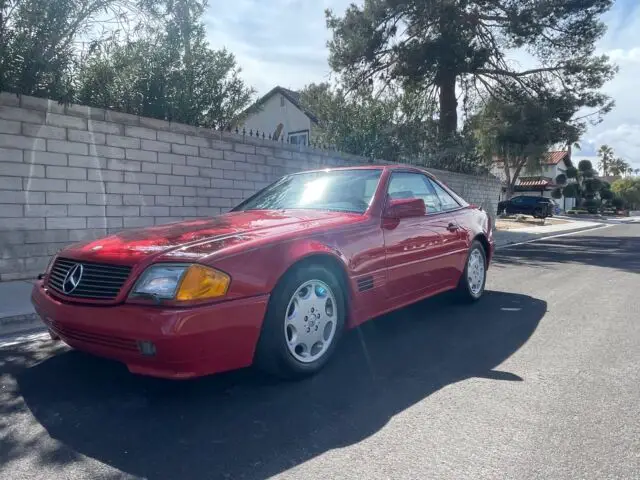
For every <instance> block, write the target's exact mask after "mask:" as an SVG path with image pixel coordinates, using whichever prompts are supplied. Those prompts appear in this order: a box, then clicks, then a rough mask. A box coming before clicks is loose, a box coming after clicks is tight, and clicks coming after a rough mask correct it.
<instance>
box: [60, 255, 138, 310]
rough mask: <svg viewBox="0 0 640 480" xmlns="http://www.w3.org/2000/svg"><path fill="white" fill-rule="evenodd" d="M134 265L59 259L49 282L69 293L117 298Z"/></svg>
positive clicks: (61, 291)
mask: <svg viewBox="0 0 640 480" xmlns="http://www.w3.org/2000/svg"><path fill="white" fill-rule="evenodd" d="M130 273H131V267H126V266H122V265H109V264H102V263H91V262H78V261H76V260H69V259H66V258H58V259H56V261H55V263H54V264H53V267H52V268H51V271H50V272H49V277H48V279H47V285H48V287H49V288H50V289H52V290H54V291H55V292H58V293H60V294H62V295H66V296H67V297H74V298H85V299H91V300H113V299H115V298H116V297H117V296H118V293H120V289H121V288H122V285H124V283H125V282H126V281H127V278H129V274H130Z"/></svg>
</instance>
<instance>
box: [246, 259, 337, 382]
mask: <svg viewBox="0 0 640 480" xmlns="http://www.w3.org/2000/svg"><path fill="white" fill-rule="evenodd" d="M345 313H346V308H345V300H344V295H343V293H342V289H341V288H340V282H339V280H338V279H337V278H336V276H335V275H334V273H333V272H332V271H331V270H329V269H327V268H325V267H323V266H319V265H307V266H303V267H299V268H295V269H294V270H293V271H291V272H289V273H288V274H287V275H285V277H284V278H283V279H282V280H281V281H280V282H279V284H278V286H277V287H276V288H275V290H274V291H273V293H272V295H271V300H270V302H269V307H268V309H267V314H266V316H265V319H264V323H263V327H262V332H261V334H260V340H259V342H258V348H257V351H256V365H257V366H258V367H259V368H261V369H262V370H265V371H267V372H268V373H271V374H273V375H276V376H278V377H282V378H299V377H304V376H308V375H313V374H314V373H316V372H318V371H319V370H320V369H321V368H322V367H323V366H324V365H325V364H326V363H327V361H328V360H329V358H330V357H331V355H332V354H333V352H334V350H335V347H336V345H337V342H338V339H339V338H340V336H341V334H342V331H343V329H344V323H345V322H344V320H345Z"/></svg>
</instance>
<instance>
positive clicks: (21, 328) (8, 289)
mask: <svg viewBox="0 0 640 480" xmlns="http://www.w3.org/2000/svg"><path fill="white" fill-rule="evenodd" d="M32 287H33V284H32V283H31V282H30V281H28V280H21V281H15V282H2V283H0V336H2V335H9V334H12V333H17V332H26V331H29V330H35V329H41V328H44V325H43V324H42V322H41V321H40V318H38V315H36V312H35V310H34V309H33V306H32V305H31V288H32Z"/></svg>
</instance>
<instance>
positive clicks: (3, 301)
mask: <svg viewBox="0 0 640 480" xmlns="http://www.w3.org/2000/svg"><path fill="white" fill-rule="evenodd" d="M600 225H604V223H603V222H581V221H571V222H570V223H565V224H561V225H546V226H528V227H523V228H518V229H517V230H504V231H501V230H498V231H496V232H495V234H494V238H495V240H496V246H497V247H498V248H501V247H506V246H508V245H511V244H514V243H520V242H527V241H531V240H535V239H537V238H542V237H546V236H549V235H555V234H559V233H570V232H578V231H581V230H586V229H591V228H594V227H598V226H600ZM31 287H32V283H31V282H30V281H28V280H23V281H15V282H1V283H0V337H2V336H3V335H11V334H15V333H22V332H28V331H30V330H37V329H43V328H44V324H43V323H42V322H41V321H40V319H39V318H38V316H37V315H36V313H35V311H34V309H33V306H32V305H31V300H30V299H31Z"/></svg>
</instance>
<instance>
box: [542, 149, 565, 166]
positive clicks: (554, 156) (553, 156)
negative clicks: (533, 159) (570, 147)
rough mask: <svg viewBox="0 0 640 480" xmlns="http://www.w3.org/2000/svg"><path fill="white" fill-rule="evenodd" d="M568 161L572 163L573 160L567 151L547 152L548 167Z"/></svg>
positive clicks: (546, 161) (545, 160) (545, 161)
mask: <svg viewBox="0 0 640 480" xmlns="http://www.w3.org/2000/svg"><path fill="white" fill-rule="evenodd" d="M565 158H566V159H567V160H568V161H569V162H571V158H570V156H569V152H568V151H567V150H560V151H556V152H547V154H546V155H545V159H544V163H546V164H547V165H557V164H559V163H560V162H561V161H563V160H564V159H565Z"/></svg>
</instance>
